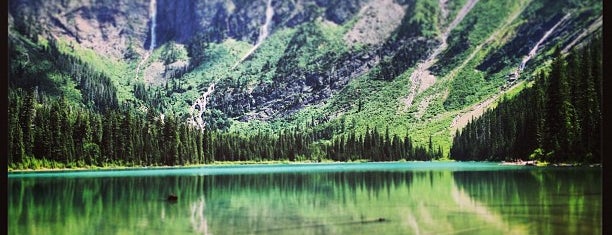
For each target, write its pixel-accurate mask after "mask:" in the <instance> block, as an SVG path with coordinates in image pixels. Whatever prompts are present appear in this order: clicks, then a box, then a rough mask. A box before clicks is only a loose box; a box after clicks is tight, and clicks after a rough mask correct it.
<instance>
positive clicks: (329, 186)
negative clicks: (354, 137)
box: [8, 162, 602, 234]
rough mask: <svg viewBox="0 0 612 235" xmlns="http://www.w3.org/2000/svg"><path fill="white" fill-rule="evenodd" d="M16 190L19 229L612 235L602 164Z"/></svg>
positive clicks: (340, 171)
mask: <svg viewBox="0 0 612 235" xmlns="http://www.w3.org/2000/svg"><path fill="white" fill-rule="evenodd" d="M8 184H9V185H8V199H9V204H8V218H9V220H8V223H9V224H8V231H9V234H601V226H602V218H601V206H602V197H601V168H552V167H551V168H548V167H547V168H542V167H521V166H500V165H498V164H497V163H470V162H468V163H462V162H404V163H332V164H280V165H248V166H214V167H201V168H169V169H138V170H99V171H72V172H44V173H10V174H9V179H8ZM169 194H176V195H177V196H178V200H177V201H176V202H168V201H166V200H165V198H166V197H167V196H168V195H169Z"/></svg>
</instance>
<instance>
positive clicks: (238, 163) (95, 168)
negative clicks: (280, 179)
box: [7, 159, 455, 173]
mask: <svg viewBox="0 0 612 235" xmlns="http://www.w3.org/2000/svg"><path fill="white" fill-rule="evenodd" d="M368 162H369V161H366V160H354V161H348V162H337V161H331V160H322V161H259V162H256V161H216V162H212V163H208V164H190V165H177V166H87V167H75V168H40V169H8V170H7V173H46V172H75V171H98V170H101V171H104V170H144V169H150V170H153V169H176V168H198V167H219V166H248V165H262V166H264V165H300V164H318V163H322V164H326V163H335V164H338V163H340V164H341V163H368ZM399 162H423V161H390V162H387V163H399ZM431 162H455V160H452V159H440V160H433V161H431Z"/></svg>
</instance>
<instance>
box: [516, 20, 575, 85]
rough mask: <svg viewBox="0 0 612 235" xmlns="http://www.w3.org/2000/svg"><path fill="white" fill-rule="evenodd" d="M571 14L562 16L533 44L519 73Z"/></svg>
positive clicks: (519, 68)
mask: <svg viewBox="0 0 612 235" xmlns="http://www.w3.org/2000/svg"><path fill="white" fill-rule="evenodd" d="M570 15H571V14H570V13H567V14H565V16H564V17H563V18H561V20H559V22H557V23H556V24H555V25H553V27H551V28H550V29H549V30H548V31H546V33H545V34H544V36H542V38H541V39H540V41H538V43H536V44H535V46H533V48H532V49H531V51H529V54H527V56H525V58H523V61H522V62H521V64H520V65H519V67H518V70H517V73H520V72H522V71H523V69H525V64H527V62H529V60H531V58H533V56H535V55H536V53H537V52H538V48H539V47H540V45H541V44H542V43H543V42H544V41H545V40H546V39H547V38H548V36H550V34H552V33H553V32H554V31H555V29H557V27H559V25H561V23H563V22H565V21H566V20H567V19H568V18H569V16H570ZM517 75H518V74H517Z"/></svg>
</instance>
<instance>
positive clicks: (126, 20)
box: [9, 0, 367, 58]
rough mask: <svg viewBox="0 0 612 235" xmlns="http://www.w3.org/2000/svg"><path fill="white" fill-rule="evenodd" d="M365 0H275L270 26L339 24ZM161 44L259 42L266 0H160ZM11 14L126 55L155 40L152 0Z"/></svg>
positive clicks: (17, 7)
mask: <svg viewBox="0 0 612 235" xmlns="http://www.w3.org/2000/svg"><path fill="white" fill-rule="evenodd" d="M366 2H367V1H366V0H350V1H326V0H303V1H280V0H274V1H272V6H273V8H274V18H273V20H272V24H271V25H270V28H271V29H272V30H274V29H275V28H277V27H295V26H297V25H299V24H302V23H304V22H309V21H312V20H314V19H315V18H317V17H325V18H326V19H328V20H330V21H333V22H335V23H338V24H342V23H345V22H346V21H347V20H348V19H350V18H351V17H353V16H354V15H355V14H356V13H357V12H358V11H359V10H360V9H361V7H362V6H363V5H364V4H365V3H366ZM156 5H157V21H158V22H159V23H158V25H157V27H156V32H157V35H158V38H157V42H158V43H157V44H158V45H161V44H163V43H164V42H168V41H171V40H172V41H176V42H179V43H188V42H189V39H191V38H192V37H193V36H194V35H196V34H198V33H204V34H206V35H207V37H208V38H209V40H210V41H211V42H220V41H223V40H224V39H226V38H228V37H231V38H234V39H236V40H240V41H247V42H250V43H252V44H255V42H256V41H257V38H258V37H259V33H260V32H259V29H260V27H261V25H262V24H263V23H264V21H265V11H266V0H256V1H243V0H233V1H230V0H212V1H173V0H158V1H157V4H156ZM9 8H10V10H9V14H10V15H11V18H14V20H15V22H18V24H26V25H28V27H34V26H36V30H37V31H40V32H38V33H41V34H43V35H45V36H52V37H62V38H66V39H69V40H73V41H75V42H77V43H79V44H81V45H83V46H85V47H87V48H91V49H94V50H95V51H97V52H99V53H102V54H104V55H107V56H110V57H113V58H122V56H123V54H124V53H125V50H126V48H127V46H128V45H129V44H130V43H132V44H133V45H134V46H135V47H137V48H140V49H145V48H147V45H148V44H149V43H150V40H151V38H150V24H151V22H150V18H149V17H150V16H149V1H133V0H118V1H113V0H101V1H97V0H96V1H95V0H83V1H76V0H72V1H71V0H62V1H44V0H15V1H10V4H9Z"/></svg>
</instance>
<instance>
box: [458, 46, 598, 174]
mask: <svg viewBox="0 0 612 235" xmlns="http://www.w3.org/2000/svg"><path fill="white" fill-rule="evenodd" d="M602 78H603V73H602V39H601V37H599V38H595V39H593V40H592V41H591V42H589V44H588V45H586V46H584V47H583V48H580V49H575V50H573V51H572V52H570V53H569V54H567V55H562V54H561V53H560V49H559V48H557V49H556V52H555V56H554V60H553V61H552V64H551V66H550V69H549V70H548V71H540V72H539V73H537V75H536V76H535V77H534V78H533V79H534V85H533V86H532V87H530V88H526V89H524V90H523V91H521V92H520V93H519V94H517V95H516V97H513V98H511V99H505V100H503V101H501V102H500V103H499V105H498V106H497V108H495V109H491V110H488V111H487V112H486V113H485V114H484V115H483V116H481V117H480V118H478V119H475V120H472V121H471V122H470V123H469V124H468V125H467V126H466V127H465V128H464V129H463V130H461V131H457V134H456V135H455V137H454V140H453V144H452V148H451V150H450V154H451V157H452V158H454V159H456V160H462V161H468V160H469V161H483V160H489V161H501V160H516V159H522V160H528V159H530V160H539V161H544V162H551V163H559V162H572V163H594V162H601V157H602V156H601V147H602V146H601V123H602V116H601V97H602V96H601V95H602V94H601V89H602V88H601V82H602Z"/></svg>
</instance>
